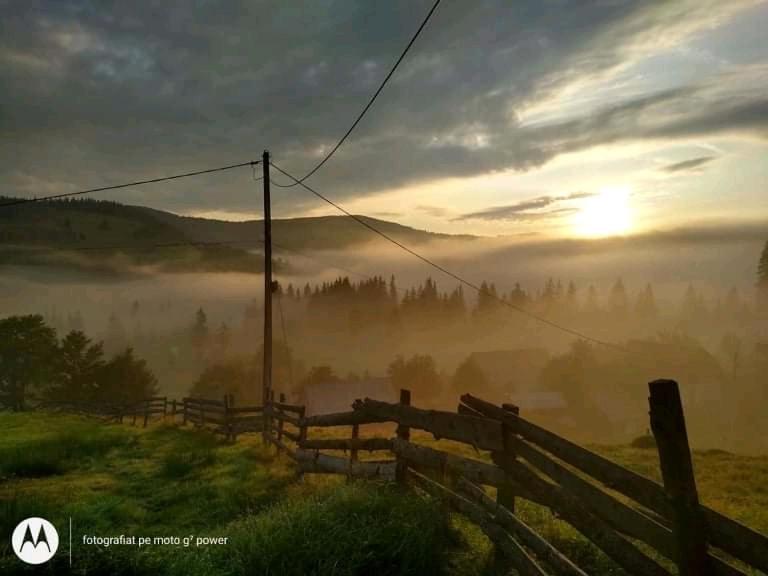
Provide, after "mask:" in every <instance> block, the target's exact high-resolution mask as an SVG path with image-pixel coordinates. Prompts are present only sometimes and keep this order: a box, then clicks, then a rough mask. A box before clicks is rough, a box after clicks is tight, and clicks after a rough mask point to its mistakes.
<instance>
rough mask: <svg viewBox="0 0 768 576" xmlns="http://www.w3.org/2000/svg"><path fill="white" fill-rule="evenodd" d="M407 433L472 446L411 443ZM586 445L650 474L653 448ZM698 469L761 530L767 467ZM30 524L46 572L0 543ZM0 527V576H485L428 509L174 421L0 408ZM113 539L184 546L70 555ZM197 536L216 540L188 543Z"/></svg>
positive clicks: (740, 462) (565, 543)
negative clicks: (114, 420)
mask: <svg viewBox="0 0 768 576" xmlns="http://www.w3.org/2000/svg"><path fill="white" fill-rule="evenodd" d="M347 433H348V430H347ZM365 435H366V436H368V435H370V434H365ZM315 436H316V435H315ZM414 438H416V439H418V440H419V441H421V442H425V443H431V444H433V445H435V444H437V445H440V446H442V447H445V448H448V449H451V450H458V451H464V450H469V451H471V448H467V447H460V446H458V445H452V443H446V442H444V441H443V442H439V443H436V442H434V441H433V440H431V439H429V438H428V437H426V436H425V435H421V434H418V433H415V434H414ZM593 448H596V449H597V450H599V451H601V452H603V453H604V454H606V455H607V456H609V457H610V458H612V459H613V460H616V461H618V462H620V463H622V464H624V465H626V466H628V467H630V468H633V469H635V470H638V471H639V472H642V473H644V474H646V475H649V476H651V477H658V464H657V457H656V452H655V451H654V450H644V449H638V448H630V447H593ZM363 454H364V453H361V456H363ZM467 455H472V456H474V457H483V456H482V455H479V454H469V453H468V454H467ZM695 465H696V472H697V478H698V480H699V489H700V493H701V497H702V500H703V501H704V502H706V503H707V504H709V505H710V506H712V507H713V508H716V509H718V510H720V511H722V512H724V513H726V514H728V515H730V516H732V517H734V518H736V519H738V520H740V521H742V522H744V523H746V524H748V525H750V526H752V527H754V528H756V529H758V530H760V531H763V532H768V458H764V457H763V458H752V457H745V456H734V455H731V454H727V453H722V452H707V453H697V454H696V455H695ZM519 514H520V516H521V517H522V518H523V519H525V520H526V521H527V522H529V523H530V524H531V525H533V526H534V527H535V528H536V529H537V530H539V531H540V532H541V533H543V534H544V535H546V536H547V537H548V538H550V539H551V540H552V541H553V542H555V543H556V544H557V545H558V546H560V547H562V548H563V549H564V550H565V551H566V552H567V553H569V555H571V556H572V557H573V558H574V559H576V560H578V561H579V562H581V563H584V565H585V567H587V566H588V567H589V569H590V570H589V571H590V573H598V574H620V573H621V572H620V571H618V570H617V569H616V568H615V567H614V566H613V565H612V564H611V563H610V562H609V561H608V560H607V559H605V558H604V557H603V556H602V555H601V554H600V552H599V551H597V550H596V549H595V548H594V547H593V546H591V545H589V544H588V543H587V542H586V541H584V540H583V539H581V538H580V537H579V536H578V535H577V534H576V533H575V532H574V531H573V530H572V529H570V528H569V527H568V526H567V525H566V524H564V523H563V522H561V521H560V520H558V519H556V518H554V517H553V516H552V515H551V514H550V513H549V512H548V511H547V510H545V509H542V508H540V507H537V506H535V505H531V504H525V503H521V505H520V506H519ZM29 516H42V517H44V518H47V519H48V520H51V521H52V522H53V523H54V525H56V526H57V528H58V529H59V533H60V535H61V537H62V543H61V545H60V550H59V553H58V554H57V555H56V557H55V559H54V561H52V562H51V563H48V564H46V565H44V567H39V568H36V569H33V567H27V568H25V567H24V566H23V565H22V564H21V563H20V562H19V561H18V560H17V559H16V557H15V556H14V555H13V552H12V551H11V550H10V547H9V539H8V537H7V535H10V533H11V531H12V530H13V528H14V527H15V525H16V524H17V523H18V522H19V521H20V520H21V519H23V518H26V517H29ZM70 517H71V518H72V533H73V538H72V539H73V562H72V568H71V570H70V568H69V565H68V562H69V558H68V551H69V550H68V548H69V546H68V541H67V538H68V530H67V524H68V521H69V518H70ZM0 526H2V531H3V533H4V534H6V536H4V537H3V539H2V540H1V541H0V574H16V573H19V574H26V573H30V574H31V573H38V574H40V573H43V574H67V573H73V574H89V575H90V574H117V575H121V574H126V575H127V574H135V575H145V574H146V575H148V574H178V575H182V574H183V575H190V576H195V575H200V576H202V575H214V574H216V575H218V574H231V575H233V576H234V575H237V574H297V575H298V574H335V575H347V574H349V575H351V574H447V575H468V576H475V575H477V576H480V575H483V574H493V573H494V566H493V550H492V547H491V545H490V543H489V542H488V541H487V539H486V538H485V537H484V536H483V535H482V533H481V532H480V531H479V529H477V528H476V527H474V526H473V525H471V524H469V523H468V522H466V521H464V520H462V519H461V518H460V517H458V516H455V515H451V514H448V513H447V512H446V511H445V510H444V509H443V507H442V506H441V505H440V503H439V502H435V501H432V500H429V499H425V498H422V497H419V496H416V495H413V494H410V495H403V494H402V493H401V492H398V491H397V489H396V488H390V487H386V486H383V485H378V484H374V483H365V484H362V483H351V484H347V483H345V482H344V481H343V480H342V479H338V478H328V477H323V476H315V477H305V479H304V480H303V481H298V480H297V478H296V475H295V473H294V471H293V468H292V465H291V462H290V461H288V460H287V459H285V458H281V457H276V456H275V455H274V450H267V449H265V448H264V447H263V446H261V443H260V440H259V438H258V437H256V436H253V437H248V436H243V437H241V438H240V439H239V440H238V442H237V443H236V444H226V443H224V442H223V441H222V440H221V439H219V438H217V437H215V436H213V435H212V434H209V433H208V432H205V431H195V430H193V429H191V428H179V427H176V426H173V425H155V426H151V427H150V428H148V429H147V430H141V429H138V428H132V427H130V426H118V425H104V424H101V423H99V422H96V421H93V420H87V419H83V418H79V417H73V416H61V415H45V414H21V415H17V414H8V413H0ZM121 534H122V535H125V536H135V537H137V538H138V537H145V538H149V539H151V538H152V537H155V536H157V537H180V538H183V537H185V536H188V537H192V538H193V540H192V544H191V545H190V546H189V547H185V546H184V545H183V543H182V544H178V545H177V544H172V543H171V544H166V545H160V544H150V545H145V546H142V547H141V548H137V546H135V545H112V546H110V547H106V548H105V547H104V546H97V545H92V544H91V545H88V544H83V536H84V535H89V536H101V537H105V536H112V537H117V536H120V535H121ZM198 537H214V538H227V543H226V544H206V545H202V546H196V545H195V543H196V539H197V538H198Z"/></svg>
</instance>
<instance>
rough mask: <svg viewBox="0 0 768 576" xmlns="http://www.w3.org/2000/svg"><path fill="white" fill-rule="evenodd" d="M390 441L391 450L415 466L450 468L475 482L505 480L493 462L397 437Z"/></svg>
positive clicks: (501, 482)
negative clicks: (489, 462)
mask: <svg viewBox="0 0 768 576" xmlns="http://www.w3.org/2000/svg"><path fill="white" fill-rule="evenodd" d="M391 443H392V451H393V452H394V453H395V454H397V455H398V456H400V457H401V458H404V459H405V460H407V461H408V462H410V463H412V465H413V466H414V467H415V468H419V467H426V468H430V469H433V470H440V471H445V470H446V469H450V470H452V471H453V472H454V473H456V474H460V475H462V476H466V477H467V478H469V479H470V480H472V481H473V482H475V483H477V484H486V485H488V486H499V485H500V484H503V483H504V481H505V474H504V471H503V470H502V469H501V468H499V467H497V466H494V465H493V464H488V463H487V462H481V461H480V460H472V459H471V458H465V457H463V456H458V455H457V454H450V453H448V452H443V451H441V450H435V449H434V448H429V447H427V446H420V445H418V444H413V443H412V442H408V441H407V440H401V439H399V438H393V439H392V441H391Z"/></svg>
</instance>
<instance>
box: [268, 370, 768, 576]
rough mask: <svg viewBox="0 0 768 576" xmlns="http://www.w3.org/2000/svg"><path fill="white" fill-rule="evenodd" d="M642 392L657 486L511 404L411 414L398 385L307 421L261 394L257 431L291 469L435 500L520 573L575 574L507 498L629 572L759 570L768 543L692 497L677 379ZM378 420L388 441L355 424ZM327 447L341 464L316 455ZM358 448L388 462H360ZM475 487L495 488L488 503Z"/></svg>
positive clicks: (467, 401) (767, 563) (767, 561)
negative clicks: (387, 427)
mask: <svg viewBox="0 0 768 576" xmlns="http://www.w3.org/2000/svg"><path fill="white" fill-rule="evenodd" d="M649 389H650V398H649V405H650V421H651V429H652V431H653V434H654V436H655V439H656V444H657V446H658V452H659V458H660V462H661V472H662V478H663V485H662V484H659V483H657V482H655V481H653V480H651V479H649V478H646V477H644V476H642V475H640V474H637V473H635V472H632V471H630V470H628V469H626V468H624V467H622V466H620V465H618V464H616V463H614V462H612V461H611V460H608V459H606V458H604V457H602V456H600V455H598V454H596V453H594V452H591V451H589V450H587V449H585V448H583V447H581V446H579V445H577V444H574V443H573V442H571V441H569V440H567V439H565V438H563V437H561V436H558V435H557V434H554V433H553V432H550V431H549V430H546V429H544V428H542V427H540V426H538V425H536V424H534V423H532V422H530V421H528V420H525V419H524V418H523V417H521V416H520V414H519V410H518V409H517V407H515V406H512V405H508V404H507V405H502V406H497V405H495V404H492V403H490V402H487V401H485V400H482V399H480V398H477V397H475V396H472V395H469V394H465V395H464V396H462V397H461V402H460V404H459V406H458V408H457V411H456V412H455V413H454V412H448V411H439V410H424V409H420V408H416V407H413V406H411V405H410V393H409V392H408V391H407V390H403V391H401V396H400V402H399V403H386V402H380V401H377V400H371V399H368V398H366V399H364V400H357V401H355V403H354V404H353V405H352V410H351V411H349V412H342V413H337V414H322V415H317V416H309V417H304V407H302V406H293V405H288V404H286V403H285V402H284V398H281V399H280V401H279V402H275V401H274V399H272V401H271V402H270V404H269V405H268V406H267V408H266V410H265V418H266V430H265V436H266V439H267V440H268V441H269V442H271V443H272V444H274V445H275V446H276V447H277V448H278V450H280V451H283V452H285V453H287V454H288V455H289V456H291V457H292V458H293V459H294V460H295V461H296V462H297V465H298V468H299V471H300V472H302V473H332V474H344V475H347V476H349V477H361V478H380V479H384V480H395V481H397V482H399V483H402V484H407V485H409V486H414V487H416V488H418V489H419V490H423V491H425V492H428V493H430V494H433V495H435V496H437V497H439V498H442V499H444V500H445V501H446V502H447V503H448V504H450V505H451V506H452V507H453V508H454V509H455V510H457V511H458V512H460V513H462V514H463V515H465V516H467V517H468V518H470V519H471V520H472V521H474V522H475V523H476V524H477V525H478V526H479V527H480V528H481V529H482V530H483V531H484V532H485V534H486V535H487V536H488V537H489V538H490V539H491V540H492V541H493V542H494V543H495V545H496V548H497V550H498V551H499V552H500V553H501V554H502V555H503V557H504V558H506V559H507V561H508V563H509V564H510V566H511V567H513V568H515V569H517V570H518V571H519V572H520V573H521V574H526V575H547V574H556V575H575V574H579V575H584V574H585V572H584V570H583V569H582V568H580V567H579V566H578V565H577V563H576V562H574V560H573V559H570V558H568V556H567V555H566V554H564V553H563V552H562V551H561V550H558V549H557V548H556V547H555V546H553V545H552V544H551V543H550V542H548V541H547V540H546V539H544V538H543V537H542V536H541V535H540V534H538V533H537V532H536V531H535V530H534V529H532V528H531V527H530V526H528V525H527V524H525V522H523V521H522V520H521V519H520V518H519V517H518V516H516V515H515V502H516V500H517V499H525V500H529V501H531V502H534V503H536V504H539V505H542V506H545V507H547V508H549V509H550V510H551V511H552V512H553V513H554V514H556V515H557V517H559V518H560V519H562V520H564V521H565V522H567V523H568V524H570V525H571V526H572V527H573V528H575V529H576V530H577V531H578V532H580V533H581V534H582V535H583V536H584V537H585V538H587V539H588V540H589V541H591V542H592V543H593V544H594V545H595V546H597V547H598V548H599V549H600V550H602V551H603V552H604V553H605V554H606V556H608V557H609V558H611V559H612V560H613V561H614V562H615V563H616V564H617V565H619V566H620V567H621V568H623V569H624V571H626V572H627V573H628V574H633V575H634V574H637V575H643V576H645V575H649V576H656V575H659V576H661V575H666V574H671V573H672V572H670V571H669V569H668V566H669V565H670V564H674V565H676V566H677V573H679V574H681V575H682V576H705V575H710V574H712V575H716V576H732V575H740V574H748V573H749V572H747V570H750V569H753V570H762V571H764V572H767V573H768V538H766V536H764V535H762V534H760V533H758V532H756V531H754V530H752V529H750V528H748V527H746V526H744V525H742V524H740V523H738V522H736V521H734V520H732V519H730V518H728V517H726V516H724V515H722V514H720V513H718V512H716V511H714V510H712V509H710V508H708V507H706V506H703V505H701V504H700V503H699V501H698V495H697V491H696V481H695V478H694V475H693V467H692V464H691V452H690V448H689V445H688V438H687V432H686V428H685V420H684V416H683V409H682V403H681V400H680V394H679V391H678V386H677V383H676V382H674V381H671V380H657V381H654V382H651V383H650V384H649ZM384 422H391V423H395V424H397V431H396V434H395V436H394V437H393V438H361V437H360V426H362V425H366V424H378V423H384ZM336 426H350V427H351V435H350V437H348V438H327V437H326V438H311V437H309V434H308V431H310V430H311V429H313V428H324V427H336ZM411 429H418V430H423V431H425V432H428V433H431V434H432V435H433V437H434V438H435V439H447V440H452V441H455V442H460V443H463V444H466V445H468V446H471V447H472V448H474V449H475V450H476V454H477V455H478V458H469V457H465V456H461V455H458V454H456V453H452V452H447V451H444V450H439V449H436V448H434V447H430V446H426V445H423V444H419V443H417V442H414V441H412V440H411V435H410V431H411ZM338 450H345V451H348V457H340V456H337V455H332V454H327V453H324V452H323V451H338ZM361 450H364V451H381V452H385V453H387V454H388V457H387V456H386V455H385V457H384V458H382V459H380V460H373V461H369V460H366V461H360V460H359V458H358V455H359V451H361ZM485 487H493V488H495V489H496V491H495V494H496V497H495V499H494V498H491V497H490V496H489V493H488V492H487V491H486V488H485ZM662 558H666V559H667V560H668V561H669V562H665V561H663V560H662Z"/></svg>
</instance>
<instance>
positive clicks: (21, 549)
mask: <svg viewBox="0 0 768 576" xmlns="http://www.w3.org/2000/svg"><path fill="white" fill-rule="evenodd" d="M11 544H12V545H13V551H14V552H15V553H16V556H18V557H19V559H20V560H22V561H23V562H26V563H27V564H42V563H44V562H48V560H50V559H51V558H53V555H54V554H56V550H57V549H58V547H59V533H58V532H56V528H54V527H53V524H51V523H50V522H48V520H46V519H45V518H27V519H26V520H22V521H21V522H19V525H18V526H16V529H15V530H14V531H13V536H11Z"/></svg>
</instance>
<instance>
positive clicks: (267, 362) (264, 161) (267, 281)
mask: <svg viewBox="0 0 768 576" xmlns="http://www.w3.org/2000/svg"><path fill="white" fill-rule="evenodd" d="M261 167H262V170H263V173H264V367H263V372H262V403H263V404H262V406H264V413H263V420H264V440H265V441H267V440H268V438H269V435H270V426H271V421H272V418H271V415H270V414H269V413H268V412H267V407H268V406H269V398H270V393H271V392H272V211H271V203H270V197H269V151H267V150H264V154H263V155H262V157H261Z"/></svg>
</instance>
